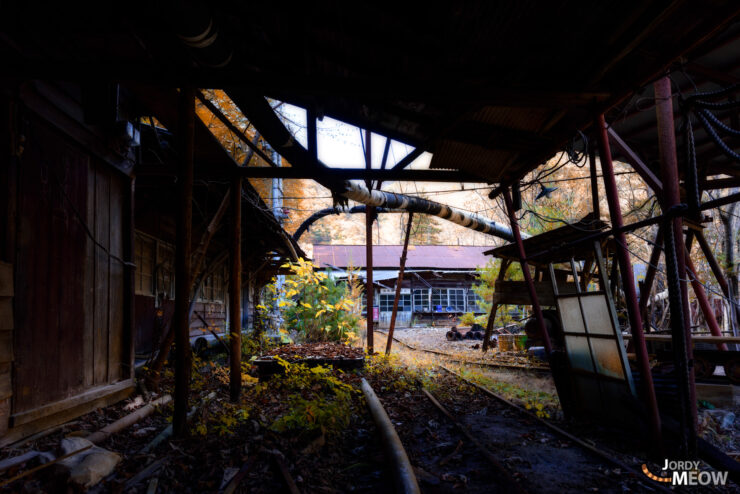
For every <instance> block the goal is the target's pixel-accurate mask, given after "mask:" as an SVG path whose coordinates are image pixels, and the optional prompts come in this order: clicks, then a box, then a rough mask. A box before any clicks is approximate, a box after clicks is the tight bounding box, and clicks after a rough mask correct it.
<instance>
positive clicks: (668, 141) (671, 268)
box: [653, 76, 697, 456]
mask: <svg viewBox="0 0 740 494" xmlns="http://www.w3.org/2000/svg"><path fill="white" fill-rule="evenodd" d="M653 87H654V89H655V113H656V117H657V125H658V148H659V151H660V171H661V179H662V181H663V201H662V207H663V211H664V212H667V211H671V209H672V208H676V207H678V206H679V204H681V196H680V189H679V178H678V157H677V155H676V134H675V127H674V125H675V121H674V117H673V95H672V93H671V83H670V80H669V79H668V77H667V76H666V77H663V78H661V79H659V80H658V81H656V82H655V83H654V84H653ZM664 228H665V231H664V235H665V241H664V243H665V259H666V274H667V277H668V293H669V304H670V309H671V331H672V335H673V339H672V341H673V352H674V364H675V366H676V370H677V374H678V380H679V386H678V390H679V396H680V403H681V406H680V407H679V408H680V410H679V412H680V414H681V420H680V422H681V424H680V425H681V434H680V438H679V439H680V441H681V449H682V450H683V451H682V453H683V454H685V455H691V456H693V455H694V454H695V452H696V438H697V415H696V414H697V411H696V385H695V378H694V368H693V365H691V364H692V360H693V349H692V345H691V331H690V327H691V323H690V321H689V303H688V287H687V286H686V281H685V280H683V279H682V278H681V275H682V274H684V273H686V262H685V259H684V249H683V245H684V239H683V220H682V219H681V217H680V216H675V217H674V218H673V219H671V220H669V221H666V222H665V226H664Z"/></svg>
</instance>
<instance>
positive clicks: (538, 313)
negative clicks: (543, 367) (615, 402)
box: [503, 189, 552, 359]
mask: <svg viewBox="0 0 740 494" xmlns="http://www.w3.org/2000/svg"><path fill="white" fill-rule="evenodd" d="M503 195H504V203H505V204H506V212H507V214H508V215H509V222H510V223H511V230H512V231H513V232H514V241H515V243H516V246H517V253H518V254H519V264H520V265H521V268H522V273H523V274H524V282H525V283H526V285H527V291H528V292H529V299H530V301H531V303H532V311H533V312H534V316H535V320H536V321H537V325H538V327H539V330H540V334H542V339H543V340H544V344H545V353H546V354H547V358H548V359H549V358H550V354H551V353H552V344H551V343H550V335H549V333H548V331H547V326H546V325H545V318H544V316H543V315H542V308H541V307H540V303H539V299H538V297H537V290H536V288H535V286H534V280H533V279H532V273H531V272H530V271H529V262H528V261H527V254H526V252H525V251H524V243H523V241H522V235H521V232H520V231H519V222H518V220H517V217H516V211H515V210H514V202H513V201H512V199H511V191H510V190H509V189H505V190H504V193H503Z"/></svg>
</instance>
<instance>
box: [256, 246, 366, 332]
mask: <svg viewBox="0 0 740 494" xmlns="http://www.w3.org/2000/svg"><path fill="white" fill-rule="evenodd" d="M282 267H284V268H288V269H290V272H291V275H289V276H288V277H287V279H286V280H285V282H284V283H283V285H282V287H277V285H276V283H274V282H273V283H272V284H271V285H270V286H269V287H268V289H267V291H266V294H267V298H268V300H267V301H266V302H267V305H263V304H261V305H258V306H257V309H258V310H259V311H260V312H262V313H265V314H267V313H269V312H270V310H271V308H272V307H275V306H277V308H278V310H279V311H281V313H282V316H283V321H284V323H283V324H284V325H286V326H287V327H281V328H280V329H281V334H282V335H284V336H286V335H287V333H288V332H287V329H288V328H289V329H291V330H294V331H296V332H297V333H298V335H299V337H300V339H301V340H303V341H343V342H348V341H349V340H351V339H352V338H353V337H354V335H355V334H356V333H357V330H358V324H359V321H360V315H359V305H358V303H357V300H358V299H357V298H356V294H355V293H353V292H354V291H355V290H356V282H354V281H353V280H352V277H351V273H350V281H349V282H338V281H337V280H335V279H334V277H333V276H329V275H327V274H326V273H324V272H321V271H316V267H317V266H315V265H314V264H313V263H311V262H310V261H306V260H305V259H298V262H296V263H292V262H291V263H287V264H284V265H283V266H282ZM353 297H354V298H353Z"/></svg>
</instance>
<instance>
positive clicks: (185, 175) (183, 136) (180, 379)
mask: <svg viewBox="0 0 740 494" xmlns="http://www.w3.org/2000/svg"><path fill="white" fill-rule="evenodd" d="M178 110H179V111H178V125H177V150H178V173H177V175H178V177H177V199H178V200H177V202H178V208H177V213H176V216H177V233H176V237H177V245H176V247H175V312H174V314H173V316H172V318H173V322H172V329H173V331H174V334H175V405H174V410H173V414H172V431H173V434H174V435H175V436H182V435H184V434H185V432H186V426H187V423H186V422H187V413H188V395H189V393H190V365H191V364H190V361H191V358H192V352H191V349H190V316H189V314H188V305H189V299H190V278H191V271H190V270H191V262H192V259H191V249H192V247H191V246H192V233H193V232H192V230H193V171H194V163H193V159H194V151H195V146H194V142H195V90H194V89H193V88H191V87H186V88H182V89H181V90H180V98H179V108H178Z"/></svg>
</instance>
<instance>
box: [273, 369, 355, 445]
mask: <svg viewBox="0 0 740 494" xmlns="http://www.w3.org/2000/svg"><path fill="white" fill-rule="evenodd" d="M276 360H277V362H278V363H279V364H280V366H282V368H283V372H284V374H283V375H282V376H276V377H275V378H274V379H273V381H274V382H273V383H272V385H273V389H274V388H275V387H277V388H279V389H281V390H282V391H284V392H286V393H288V394H287V403H288V410H287V411H286V412H285V413H284V414H282V415H280V416H279V417H278V418H277V419H276V420H275V421H274V422H273V423H272V424H271V425H270V429H272V430H274V431H277V432H286V431H299V432H313V431H321V432H322V433H325V434H329V435H331V434H335V433H338V432H340V431H342V430H344V429H345V428H346V427H347V426H348V425H349V420H350V417H351V406H352V394H353V393H356V392H357V391H356V390H355V389H354V388H353V387H352V386H350V385H349V384H346V383H344V382H342V381H341V380H340V379H339V378H337V377H336V376H334V375H333V373H332V369H331V368H329V367H324V366H316V367H308V366H307V365H305V364H296V363H289V362H287V361H285V360H283V359H281V358H279V357H276ZM337 372H339V371H337Z"/></svg>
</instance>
